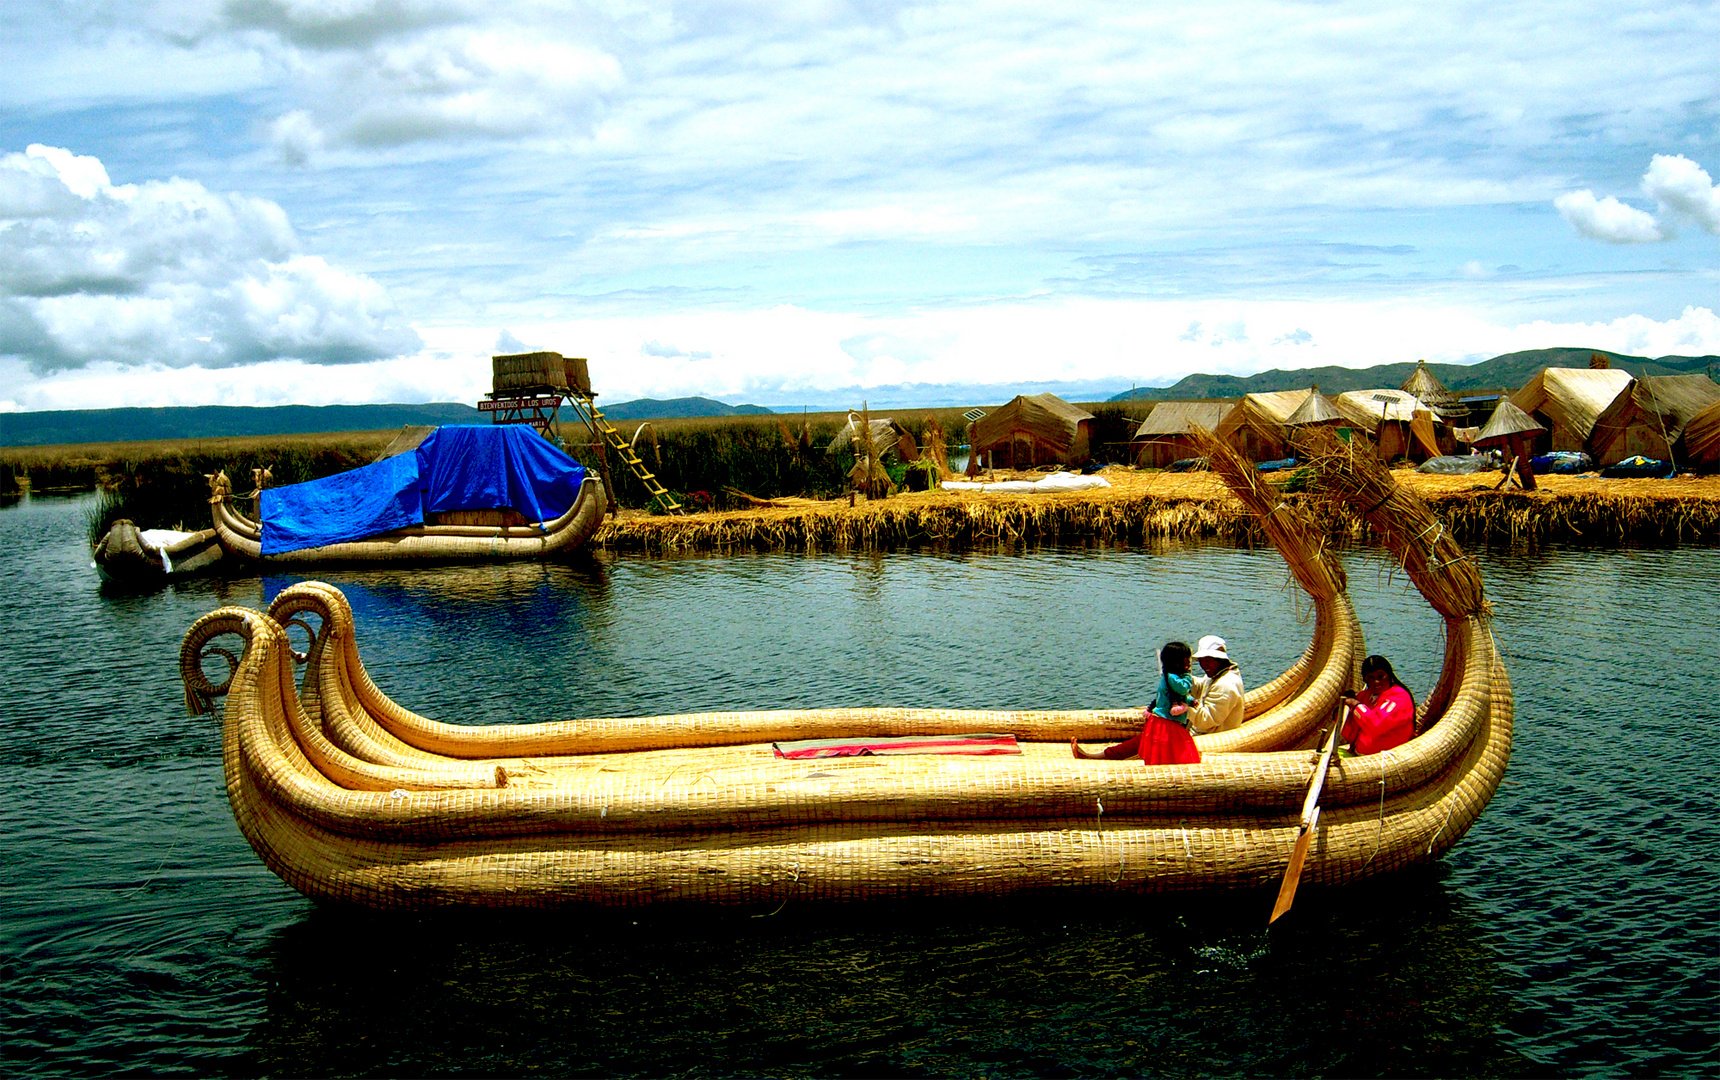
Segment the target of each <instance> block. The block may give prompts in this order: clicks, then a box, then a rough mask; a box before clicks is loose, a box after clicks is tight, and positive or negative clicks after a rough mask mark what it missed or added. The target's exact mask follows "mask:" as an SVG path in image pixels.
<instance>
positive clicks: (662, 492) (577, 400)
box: [568, 388, 687, 514]
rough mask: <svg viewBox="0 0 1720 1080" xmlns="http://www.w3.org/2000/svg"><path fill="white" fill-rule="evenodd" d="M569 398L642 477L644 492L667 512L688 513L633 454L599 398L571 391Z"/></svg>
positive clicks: (581, 391) (599, 435)
mask: <svg viewBox="0 0 1720 1080" xmlns="http://www.w3.org/2000/svg"><path fill="white" fill-rule="evenodd" d="M568 397H569V399H570V400H571V401H572V402H573V407H574V408H575V409H577V410H578V411H579V413H580V414H581V416H582V417H583V419H584V420H585V422H586V423H587V424H588V425H590V427H591V430H592V431H593V432H595V433H596V434H597V436H598V438H600V439H602V440H603V442H604V443H606V444H608V445H609V446H610V447H611V448H612V449H614V451H615V452H616V453H617V454H619V455H620V457H621V460H622V461H623V462H625V463H626V465H627V467H628V468H629V469H630V470H632V472H633V475H634V476H637V477H638V478H639V482H640V483H642V484H644V485H645V490H646V491H649V492H650V493H651V498H652V499H654V500H656V501H657V503H658V504H659V505H661V506H662V507H663V510H664V512H666V513H670V514H684V513H686V512H687V511H686V510H685V509H683V508H682V506H681V504H680V502H679V501H678V500H676V498H675V496H673V495H671V494H669V489H668V488H665V487H664V486H663V485H662V484H659V483H658V482H657V477H656V474H654V473H653V472H651V470H650V469H647V468H646V467H645V460H644V459H643V458H641V457H640V456H639V455H638V454H636V453H634V452H633V446H632V444H630V443H629V442H628V441H627V437H626V436H625V435H622V434H621V432H619V431H617V430H616V429H615V425H613V424H611V423H610V422H609V421H608V420H605V419H604V418H603V410H601V409H599V408H598V407H597V399H596V398H595V397H594V396H593V395H592V394H590V393H587V392H585V391H583V390H578V389H571V388H570V389H569V390H568Z"/></svg>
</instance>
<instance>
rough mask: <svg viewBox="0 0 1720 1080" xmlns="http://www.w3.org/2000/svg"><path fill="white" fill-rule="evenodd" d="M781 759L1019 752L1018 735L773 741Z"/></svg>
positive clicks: (907, 736)
mask: <svg viewBox="0 0 1720 1080" xmlns="http://www.w3.org/2000/svg"><path fill="white" fill-rule="evenodd" d="M771 749H773V750H775V751H776V756H777V757H779V758H829V757H865V756H870V755H873V754H1019V753H1021V747H1019V746H1017V745H1016V742H1015V736H1014V735H895V736H886V737H870V738H858V737H857V738H848V739H801V740H799V741H798V742H779V743H772V744H771Z"/></svg>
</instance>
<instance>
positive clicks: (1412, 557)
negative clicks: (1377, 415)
mask: <svg viewBox="0 0 1720 1080" xmlns="http://www.w3.org/2000/svg"><path fill="white" fill-rule="evenodd" d="M1307 438H1308V440H1309V443H1310V445H1311V447H1312V449H1313V457H1312V459H1311V461H1310V465H1311V467H1312V468H1313V470H1314V473H1315V479H1314V481H1313V483H1314V486H1315V487H1316V488H1318V489H1319V490H1320V491H1322V492H1324V493H1326V494H1327V495H1329V496H1331V497H1333V498H1335V499H1337V500H1339V501H1342V502H1343V503H1345V504H1347V505H1348V506H1349V508H1350V509H1351V510H1353V511H1354V512H1355V513H1357V514H1359V515H1361V517H1362V518H1363V519H1364V520H1365V521H1366V522H1367V523H1368V525H1369V527H1371V528H1372V529H1373V530H1374V532H1375V534H1376V535H1378V536H1379V538H1380V542H1381V543H1383V544H1385V545H1386V547H1388V548H1390V549H1391V551H1392V552H1393V553H1394V554H1395V555H1396V556H1397V557H1398V559H1399V560H1400V562H1401V564H1402V566H1403V569H1404V571H1405V572H1406V573H1407V574H1408V575H1409V576H1410V579H1411V580H1413V581H1414V582H1415V584H1416V587H1417V588H1419V589H1420V590H1421V593H1422V595H1423V596H1424V597H1426V598H1427V601H1428V603H1430V604H1432V605H1433V607H1434V609H1435V610H1437V611H1438V612H1439V613H1440V614H1441V615H1444V616H1445V617H1446V618H1448V619H1461V618H1465V617H1468V616H1471V615H1484V614H1485V613H1486V604H1487V601H1486V597H1485V596H1484V595H1483V593H1482V588H1481V572H1480V571H1479V570H1478V569H1477V568H1476V566H1475V562H1474V560H1473V559H1471V558H1470V557H1469V556H1468V555H1466V554H1464V551H1463V548H1462V547H1461V546H1460V545H1459V544H1458V543H1457V541H1456V539H1455V538H1454V537H1453V536H1452V535H1451V530H1450V529H1449V528H1448V527H1447V526H1446V524H1445V522H1443V521H1441V520H1440V519H1439V517H1438V516H1437V515H1436V514H1434V512H1433V511H1432V510H1431V509H1430V508H1429V507H1428V505H1427V503H1426V502H1424V501H1422V499H1421V498H1419V497H1418V496H1417V495H1416V494H1415V493H1414V492H1412V491H1410V490H1408V489H1407V488H1405V487H1403V486H1402V485H1401V484H1399V483H1398V482H1397V480H1396V479H1395V478H1394V477H1393V476H1392V474H1391V470H1390V469H1389V468H1387V466H1386V463H1385V462H1384V461H1382V460H1381V459H1380V456H1379V454H1378V452H1377V451H1375V449H1374V447H1373V444H1372V443H1370V442H1369V441H1368V440H1367V439H1366V437H1365V436H1363V435H1362V434H1361V433H1360V432H1355V433H1353V435H1352V437H1351V439H1350V440H1349V441H1345V440H1342V439H1339V438H1337V437H1336V436H1335V435H1333V434H1332V433H1330V432H1325V431H1319V432H1310V433H1308V436H1307Z"/></svg>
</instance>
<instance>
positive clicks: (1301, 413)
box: [1284, 393, 1344, 427]
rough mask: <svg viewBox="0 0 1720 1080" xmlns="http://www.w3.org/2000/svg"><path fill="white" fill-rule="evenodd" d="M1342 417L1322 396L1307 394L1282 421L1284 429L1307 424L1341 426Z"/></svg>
mask: <svg viewBox="0 0 1720 1080" xmlns="http://www.w3.org/2000/svg"><path fill="white" fill-rule="evenodd" d="M1343 422H1344V415H1343V414H1342V413H1340V412H1339V411H1338V410H1337V409H1335V408H1333V407H1332V403H1331V402H1330V401H1329V400H1327V399H1326V396H1325V395H1324V394H1312V393H1311V394H1309V395H1308V396H1307V397H1305V398H1303V399H1302V404H1300V405H1298V406H1296V411H1295V412H1293V413H1291V414H1290V416H1289V418H1288V419H1286V420H1285V421H1284V426H1285V427H1305V426H1307V425H1308V424H1341V423H1343Z"/></svg>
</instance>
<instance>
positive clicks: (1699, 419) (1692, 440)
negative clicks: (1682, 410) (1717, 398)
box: [1684, 402, 1720, 465]
mask: <svg viewBox="0 0 1720 1080" xmlns="http://www.w3.org/2000/svg"><path fill="white" fill-rule="evenodd" d="M1684 454H1685V456H1686V457H1687V458H1689V459H1690V460H1691V461H1692V462H1693V463H1695V464H1700V465H1714V464H1720V402H1716V403H1715V404H1713V405H1710V406H1708V407H1707V408H1706V409H1703V410H1702V411H1701V412H1699V413H1697V414H1696V415H1695V416H1693V417H1691V418H1690V422H1689V423H1687V424H1685V425H1684Z"/></svg>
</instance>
